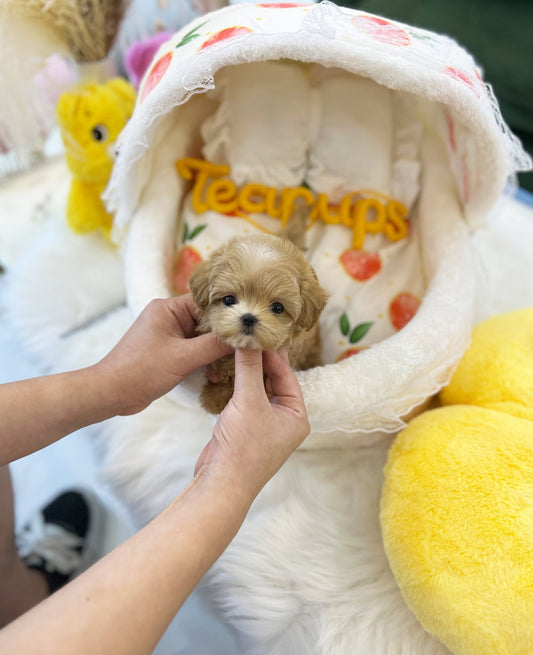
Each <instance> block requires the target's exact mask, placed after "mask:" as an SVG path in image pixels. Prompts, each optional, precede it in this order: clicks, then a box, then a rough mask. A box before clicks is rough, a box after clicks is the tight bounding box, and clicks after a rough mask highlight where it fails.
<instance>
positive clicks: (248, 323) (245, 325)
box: [241, 314, 257, 334]
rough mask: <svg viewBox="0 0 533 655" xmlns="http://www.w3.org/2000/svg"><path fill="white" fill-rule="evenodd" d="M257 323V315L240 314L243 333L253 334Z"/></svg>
mask: <svg viewBox="0 0 533 655" xmlns="http://www.w3.org/2000/svg"><path fill="white" fill-rule="evenodd" d="M256 325H257V316H254V315H253V314H243V315H242V316H241V332H243V333H244V334H253V332H254V329H255V326H256Z"/></svg>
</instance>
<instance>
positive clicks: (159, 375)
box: [0, 296, 231, 466]
mask: <svg viewBox="0 0 533 655" xmlns="http://www.w3.org/2000/svg"><path fill="white" fill-rule="evenodd" d="M195 309H196V306H195V305H194V302H193V301H192V299H191V297H190V296H181V297H178V298H169V299H167V300H154V301H152V302H151V303H150V304H149V305H148V306H147V307H146V308H145V309H144V311H143V312H142V313H141V314H140V316H139V317H138V318H137V320H136V321H135V322H134V323H133V325H132V326H131V328H130V329H129V330H128V332H127V333H126V334H125V335H124V337H123V338H122V339H121V340H120V341H119V343H118V344H117V345H116V346H115V348H113V350H112V351H111V352H110V353H109V354H108V355H107V356H106V357H104V358H103V359H102V360H101V361H100V362H98V363H97V364H95V365H93V366H89V367H87V368H83V369H80V370H77V371H69V372H67V373H59V374H56V375H49V376H43V377H38V378H32V379H30V380H23V381H20V382H12V383H9V384H4V385H1V386H0V466H1V465H3V464H6V463H8V462H10V461H13V460H15V459H18V458H19V457H22V456H24V455H27V454H29V453H31V452H34V451H35V450H38V449H40V448H43V447H44V446H47V445H49V444H50V443H53V442H54V441H57V440H58V439H60V438H61V437H63V436H65V435H66V434H70V433H71V432H74V431H75V430H78V429H79V428H82V427H85V426H87V425H90V424H93V423H97V422H99V421H103V420H105V419H108V418H111V417H112V416H116V415H119V414H132V413H135V412H137V411H140V410H141V409H144V408H145V407H147V406H148V405H149V404H150V403H151V402H152V401H153V400H155V399H156V398H158V397H159V396H162V395H163V394H165V393H167V392H168V391H170V390H171V389H172V388H173V387H174V386H176V385H177V384H179V383H180V382H181V381H182V380H183V379H184V378H185V377H186V376H187V375H188V374H189V373H191V372H192V371H193V370H194V369H196V368H198V367H199V366H203V365H204V364H208V363H211V362H212V361H214V360H215V359H217V358H218V357H221V356H222V355H226V354H228V353H229V352H231V349H230V348H229V347H228V346H226V345H225V344H223V343H222V342H221V341H219V340H218V339H217V338H216V337H215V336H214V335H213V334H205V335H201V336H197V335H196V334H195V327H196V322H195V318H194V313H195Z"/></svg>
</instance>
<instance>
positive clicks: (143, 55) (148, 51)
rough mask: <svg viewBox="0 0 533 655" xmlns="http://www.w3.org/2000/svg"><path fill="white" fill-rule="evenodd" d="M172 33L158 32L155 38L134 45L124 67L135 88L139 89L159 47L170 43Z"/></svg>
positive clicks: (125, 58)
mask: <svg viewBox="0 0 533 655" xmlns="http://www.w3.org/2000/svg"><path fill="white" fill-rule="evenodd" d="M171 36H172V33H171V32H157V34H154V35H153V36H150V37H148V38H147V39H143V40H142V41H137V42H136V43H133V44H132V45H131V46H130V47H129V48H128V50H127V51H126V54H125V56H124V67H125V69H126V73H127V74H128V78H129V80H130V82H131V83H132V84H133V86H134V87H135V88H138V87H139V84H140V83H141V80H142V78H143V75H144V73H145V71H146V69H147V68H148V66H149V65H150V62H151V61H152V58H153V56H154V55H155V53H156V52H157V50H158V49H159V46H160V45H161V44H162V43H164V42H165V41H168V39H169V38H170V37H171Z"/></svg>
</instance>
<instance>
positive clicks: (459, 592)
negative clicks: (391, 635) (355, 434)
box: [381, 310, 533, 655]
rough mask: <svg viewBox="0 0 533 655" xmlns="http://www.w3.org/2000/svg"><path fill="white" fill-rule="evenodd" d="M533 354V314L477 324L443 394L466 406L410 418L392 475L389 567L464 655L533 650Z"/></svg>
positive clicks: (386, 501) (422, 615)
mask: <svg viewBox="0 0 533 655" xmlns="http://www.w3.org/2000/svg"><path fill="white" fill-rule="evenodd" d="M532 353H533V311H531V310H527V311H523V312H514V313H512V314H507V315H505V316H499V317H496V318H494V319H490V320H489V321H486V322H485V323H483V324H481V325H480V326H478V328H477V329H476V330H475V333H474V336H473V342H472V347H471V348H470V350H469V351H468V353H467V354H466V355H465V358H464V361H463V362H462V363H461V365H460V366H459V368H458V369H457V371H456V373H455V375H454V376H453V379H452V381H451V383H450V385H449V387H448V388H447V389H446V390H445V391H444V392H443V393H442V400H443V402H445V403H452V402H455V403H460V402H462V403H467V404H462V405H455V406H449V407H442V408H439V409H436V410H432V411H429V412H426V413H424V414H422V415H420V416H419V417H418V418H416V419H415V420H414V421H412V422H411V423H410V424H409V426H408V427H407V428H406V429H405V430H404V431H403V432H402V433H401V434H400V435H399V436H398V438H397V440H396V441H395V443H394V445H393V447H392V449H391V452H390V456H389V461H388V463H387V466H386V469H385V484H384V488H383V495H382V506H381V522H382V530H383V539H384V544H385V549H386V552H387V556H388V558H389V562H390V565H391V568H392V570H393V572H394V575H395V577H396V580H397V582H398V585H399V587H400V589H401V590H402V593H403V595H404V598H405V599H406V602H407V603H408V604H409V606H410V607H411V609H412V610H413V611H414V613H415V614H416V615H417V616H418V618H419V620H420V621H421V623H422V624H423V626H424V627H425V628H426V630H428V632H430V633H432V634H433V635H435V636H436V637H437V638H438V639H440V640H441V641H442V642H443V643H444V644H446V646H447V647H448V648H449V649H450V650H451V651H452V652H453V653H454V654H455V655H530V654H531V653H533V421H532V420H529V417H532V418H533V414H532V409H533V403H532V402H531V398H532V395H531V394H532V390H533V357H532ZM476 405H483V407H481V406H476ZM501 410H505V411H501ZM524 417H527V418H524Z"/></svg>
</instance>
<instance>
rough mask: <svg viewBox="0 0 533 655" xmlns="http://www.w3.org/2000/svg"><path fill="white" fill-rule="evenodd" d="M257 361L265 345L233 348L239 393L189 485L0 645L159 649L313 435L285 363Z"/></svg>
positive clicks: (44, 653) (121, 652)
mask: <svg viewBox="0 0 533 655" xmlns="http://www.w3.org/2000/svg"><path fill="white" fill-rule="evenodd" d="M261 361H262V355H261V353H260V352H240V351H237V353H236V377H235V393H234V396H233V398H232V399H231V400H230V402H229V404H228V406H227V407H226V409H225V410H224V411H223V413H222V414H221V416H220V418H219V420H218V422H217V425H216V426H215V429H214V432H213V437H212V439H211V441H210V442H209V443H208V445H207V446H206V448H205V449H204V451H203V453H202V455H201V456H200V459H199V460H198V463H197V466H196V473H195V477H194V480H193V482H192V483H191V484H190V485H189V486H188V487H187V488H186V489H185V491H184V492H183V493H182V494H181V495H180V496H179V497H178V498H177V499H176V500H175V501H173V502H172V503H171V504H170V505H169V507H168V508H167V509H166V510H164V511H163V512H162V513H161V514H160V515H159V516H158V517H156V518H155V519H154V520H153V521H152V522H151V523H149V524H148V525H147V526H146V527H145V528H143V529H142V530H141V531H139V532H138V533H137V534H136V535H134V536H133V537H131V538H130V539H129V540H128V541H126V542H125V543H124V544H122V545H121V546H119V547H118V548H117V549H115V550H114V551H112V552H111V553H110V554H109V555H107V556H106V557H104V558H103V559H102V560H100V562H98V563H97V564H96V565H94V566H93V567H91V569H89V570H88V571H86V572H85V573H84V574H82V575H81V576H80V577H79V578H76V579H75V580H73V581H72V582H70V583H69V584H68V585H66V587H64V588H63V589H61V590H59V591H58V592H56V593H55V594H54V595H53V596H51V597H50V598H48V599H47V600H46V601H44V602H43V603H41V604H40V605H38V606H36V607H35V608H34V609H33V610H31V611H30V612H28V613H27V614H25V615H23V616H22V617H20V618H19V619H17V620H16V621H15V622H13V623H12V624H10V625H9V626H7V628H5V629H4V631H2V632H0V651H2V652H3V651H5V652H16V653H20V655H30V654H32V653H36V652H38V653H39V654H40V655H52V654H53V655H67V654H68V655H71V653H76V655H89V654H90V655H92V654H93V653H99V654H100V655H107V654H109V655H148V654H149V653H151V652H152V651H153V649H154V647H155V645H156V643H157V642H158V640H159V639H160V637H161V635H162V634H163V632H164V630H165V629H166V627H167V625H168V624H169V623H170V621H171V620H172V618H173V617H174V615H175V613H176V612H177V611H178V609H179V608H180V607H181V605H182V604H183V602H184V601H185V599H186V598H187V596H188V595H189V594H190V593H191V591H192V590H193V589H194V587H195V586H196V585H197V584H198V582H199V581H200V579H201V578H202V576H203V575H204V574H205V573H206V572H207V570H208V569H209V568H210V566H211V565H212V564H213V562H214V561H215V560H216V559H217V558H218V557H219V556H220V554H221V553H222V552H223V551H224V550H225V548H226V547H227V545H228V544H229V543H230V541H231V540H232V538H233V537H234V535H235V534H236V532H237V531H238V529H239V527H240V525H241V523H242V521H243V520H244V518H245V516H246V513H247V511H248V509H249V507H250V505H251V503H252V501H253V499H254V498H255V496H256V495H257V493H258V492H259V490H260V489H261V488H262V486H263V485H264V484H265V483H266V482H267V481H268V480H269V479H270V478H271V477H272V475H274V473H275V472H276V471H277V470H278V469H279V467H280V466H281V465H282V464H283V462H284V461H285V460H286V459H287V457H288V456H289V455H290V453H291V452H292V451H293V450H294V449H295V448H296V447H297V446H298V445H299V444H300V443H301V442H302V441H303V439H304V438H305V436H306V435H307V433H308V432H309V423H308V421H307V416H306V412H305V407H304V404H303V399H302V396H301V391H300V389H299V386H298V383H297V381H296V378H295V377H294V374H293V373H292V371H291V370H290V368H289V366H288V363H287V362H286V361H285V360H284V359H283V358H282V357H281V356H279V355H278V354H277V353H273V352H269V353H264V354H263V366H261ZM263 371H264V373H265V374H266V379H267V382H266V387H267V389H268V391H269V393H268V395H267V392H266V391H265V385H264V383H263Z"/></svg>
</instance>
